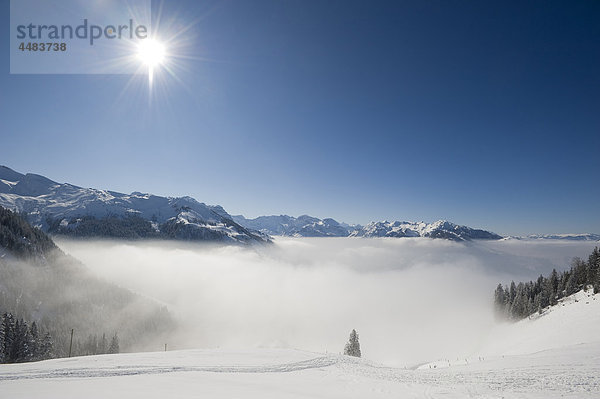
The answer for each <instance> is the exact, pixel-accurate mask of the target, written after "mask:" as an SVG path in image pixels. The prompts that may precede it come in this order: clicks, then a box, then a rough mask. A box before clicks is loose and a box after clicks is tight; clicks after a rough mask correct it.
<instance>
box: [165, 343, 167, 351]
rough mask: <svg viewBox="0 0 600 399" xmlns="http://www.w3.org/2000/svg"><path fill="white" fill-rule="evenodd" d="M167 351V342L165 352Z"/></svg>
mask: <svg viewBox="0 0 600 399" xmlns="http://www.w3.org/2000/svg"><path fill="white" fill-rule="evenodd" d="M166 351H167V344H165V352H166Z"/></svg>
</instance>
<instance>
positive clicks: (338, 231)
mask: <svg viewBox="0 0 600 399" xmlns="http://www.w3.org/2000/svg"><path fill="white" fill-rule="evenodd" d="M233 220H234V221H235V222H237V223H239V224H240V225H242V226H244V227H246V228H248V229H252V230H257V231H260V232H262V233H264V234H268V235H276V236H291V237H347V236H348V235H349V234H350V232H351V231H353V230H354V228H355V226H350V225H347V224H345V223H339V222H337V221H336V220H334V219H330V218H327V219H319V218H315V217H312V216H308V215H302V216H298V217H297V218H295V217H293V216H288V215H279V216H276V215H273V216H259V217H257V218H255V219H246V218H245V217H244V216H242V215H234V216H233ZM358 227H360V226H358Z"/></svg>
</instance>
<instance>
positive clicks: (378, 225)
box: [233, 215, 502, 241]
mask: <svg viewBox="0 0 600 399" xmlns="http://www.w3.org/2000/svg"><path fill="white" fill-rule="evenodd" d="M233 220H235V221H236V222H237V223H239V224H240V225H242V226H244V227H246V228H249V229H252V230H258V231H260V232H262V233H265V234H269V235H274V236H292V237H430V238H445V239H449V240H455V241H464V240H472V239H483V240H498V239H501V238H502V237H501V236H499V235H497V234H494V233H490V232H489V231H485V230H477V229H472V228H470V227H467V226H459V225H456V224H454V223H450V222H447V221H444V220H440V221H437V222H435V223H424V222H418V223H415V222H387V221H384V222H372V223H369V224H368V225H366V226H360V225H348V224H346V223H340V222H337V221H336V220H334V219H329V218H328V219H319V218H315V217H312V216H308V215H302V216H299V217H297V218H295V217H293V216H288V215H280V216H275V215H273V216H260V217H257V218H255V219H246V218H245V217H243V216H242V215H235V216H233Z"/></svg>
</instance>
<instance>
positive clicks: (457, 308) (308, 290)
mask: <svg viewBox="0 0 600 399" xmlns="http://www.w3.org/2000/svg"><path fill="white" fill-rule="evenodd" d="M58 244H59V246H60V247H61V248H63V249H64V250H65V251H66V252H68V253H69V254H71V255H73V256H75V257H76V258H78V259H80V260H81V261H83V262H84V263H85V264H86V265H87V266H88V267H89V268H90V269H91V270H92V271H93V272H94V273H95V274H96V275H98V276H100V277H103V278H105V279H106V280H109V281H111V282H114V283H116V284H118V285H121V286H123V287H125V288H129V289H131V290H133V291H135V292H138V293H140V294H142V295H145V296H148V297H151V298H153V299H155V300H157V301H159V302H161V303H164V304H166V305H167V306H168V308H169V310H170V311H171V312H173V314H174V315H175V317H176V318H177V319H178V320H179V329H178V331H179V333H178V334H177V335H174V336H172V337H170V339H169V340H170V342H168V344H169V347H170V348H173V349H176V348H208V347H236V348H245V347H257V346H266V347H272V346H278V347H281V346H283V347H293V348H298V349H304V350H313V351H318V352H325V351H329V352H336V353H337V352H340V351H341V350H342V349H343V346H344V343H345V342H346V340H347V338H348V334H349V332H350V330H351V329H353V328H355V329H357V330H358V332H359V334H360V342H361V345H362V348H363V356H364V357H367V358H369V359H372V360H376V361H380V362H385V363H388V364H392V365H397V366H412V365H414V364H417V363H419V362H426V361H430V360H434V359H438V358H442V357H450V356H466V355H470V354H473V353H476V352H477V349H478V345H479V344H480V343H481V342H482V341H483V340H485V338H486V337H487V336H488V335H489V332H490V331H491V329H492V328H493V327H494V320H493V314H492V310H491V302H492V296H493V289H494V288H495V286H496V285H497V284H498V282H501V281H502V282H509V281H510V279H515V280H523V279H531V278H535V277H536V276H537V275H539V274H540V273H544V274H546V273H548V272H549V271H551V270H552V268H553V267H556V268H558V269H564V268H566V267H568V265H569V260H570V258H572V257H573V256H587V254H588V253H589V252H590V251H591V249H592V248H593V244H592V243H573V242H556V241H539V242H520V241H504V242H502V241H500V242H478V243H467V244H463V243H454V242H450V241H444V240H431V239H352V238H341V239H333V238H326V239H277V240H276V243H275V245H272V246H269V247H268V248H259V249H245V248H239V247H214V246H206V245H194V244H183V243H173V242H117V241H97V242H89V241H66V240H59V241H58ZM149 349H151V348H149ZM158 349H159V348H156V350H158Z"/></svg>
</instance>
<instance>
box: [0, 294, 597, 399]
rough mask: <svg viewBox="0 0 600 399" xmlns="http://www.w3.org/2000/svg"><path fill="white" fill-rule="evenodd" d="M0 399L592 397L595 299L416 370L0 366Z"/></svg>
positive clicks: (221, 363)
mask: <svg viewBox="0 0 600 399" xmlns="http://www.w3.org/2000/svg"><path fill="white" fill-rule="evenodd" d="M0 397H6V398H38V397H39V398H42V397H43V398H61V399H69V398H88V399H95V398H106V397H111V398H130V397H141V398H146V399H154V398H161V399H162V398H441V397H443V398H466V397H469V398H471V397H474V398H504V397H506V398H558V397H569V398H598V397H600V295H591V293H585V292H583V291H582V292H579V293H577V294H576V295H575V296H572V297H570V298H568V299H567V300H565V301H564V302H563V303H561V304H560V305H559V306H557V307H554V308H551V309H547V310H546V311H545V312H544V314H543V315H541V316H537V317H534V318H532V319H530V320H523V321H521V322H518V323H514V324H505V325H502V326H500V328H499V329H498V330H497V331H496V334H495V335H494V334H492V335H491V336H490V337H489V341H488V342H485V343H484V344H483V345H482V347H481V351H480V352H479V353H475V354H471V355H470V356H467V357H465V358H464V359H463V358H460V359H440V360H437V361H435V362H431V363H427V364H424V365H421V366H420V367H416V368H414V369H402V368H392V367H386V366H382V365H379V364H376V363H373V362H370V361H369V360H368V359H356V358H350V357H347V356H342V355H339V354H327V353H325V354H323V353H314V352H306V351H300V350H295V349H264V348H257V349H251V350H237V351H231V350H223V349H211V350H183V351H173V352H153V353H135V354H120V355H101V356H89V357H79V358H71V359H55V360H48V361H43V362H38V363H27V364H13V365H3V366H2V368H0Z"/></svg>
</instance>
